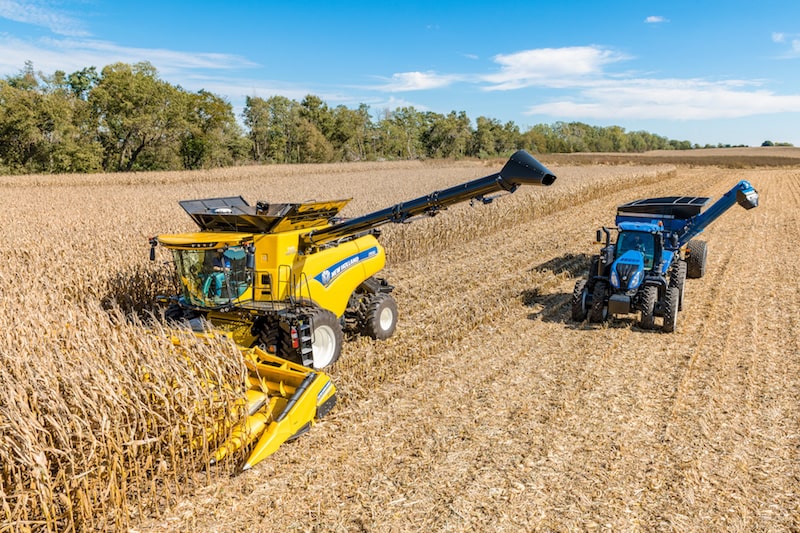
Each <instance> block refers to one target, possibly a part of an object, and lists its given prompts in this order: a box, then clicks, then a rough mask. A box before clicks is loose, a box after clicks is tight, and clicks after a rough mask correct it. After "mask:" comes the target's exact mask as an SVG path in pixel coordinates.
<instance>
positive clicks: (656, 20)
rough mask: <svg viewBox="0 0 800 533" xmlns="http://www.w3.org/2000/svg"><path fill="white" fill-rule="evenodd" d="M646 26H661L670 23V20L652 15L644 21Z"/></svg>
mask: <svg viewBox="0 0 800 533" xmlns="http://www.w3.org/2000/svg"><path fill="white" fill-rule="evenodd" d="M644 21H645V23H646V24H659V23H661V22H669V19H667V18H665V17H662V16H660V15H650V16H649V17H647V18H646V19H644Z"/></svg>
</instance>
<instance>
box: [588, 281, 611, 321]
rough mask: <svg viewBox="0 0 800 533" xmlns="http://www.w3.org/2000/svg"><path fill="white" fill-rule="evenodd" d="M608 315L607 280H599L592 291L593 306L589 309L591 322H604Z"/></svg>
mask: <svg viewBox="0 0 800 533" xmlns="http://www.w3.org/2000/svg"><path fill="white" fill-rule="evenodd" d="M607 316H608V306H606V282H605V281H597V282H596V283H595V284H594V290H593V291H592V308H591V309H590V310H589V322H603V321H604V320H605V319H606V317H607Z"/></svg>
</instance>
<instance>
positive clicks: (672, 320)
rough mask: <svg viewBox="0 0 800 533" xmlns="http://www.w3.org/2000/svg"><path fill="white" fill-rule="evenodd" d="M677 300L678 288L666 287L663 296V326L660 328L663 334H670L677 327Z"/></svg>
mask: <svg viewBox="0 0 800 533" xmlns="http://www.w3.org/2000/svg"><path fill="white" fill-rule="evenodd" d="M679 300H680V291H679V290H678V287H667V293H666V294H665V295H664V325H663V326H662V328H661V329H662V330H663V331H664V333H672V332H673V331H675V328H676V327H677V325H678V302H679Z"/></svg>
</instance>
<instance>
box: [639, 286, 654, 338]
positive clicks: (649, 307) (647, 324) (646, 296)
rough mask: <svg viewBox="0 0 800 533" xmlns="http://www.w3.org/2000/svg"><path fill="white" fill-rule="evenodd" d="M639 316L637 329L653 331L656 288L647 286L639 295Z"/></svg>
mask: <svg viewBox="0 0 800 533" xmlns="http://www.w3.org/2000/svg"><path fill="white" fill-rule="evenodd" d="M641 298H642V300H641V306H642V308H641V315H640V317H639V327H641V328H642V329H653V327H654V326H655V322H656V318H655V309H656V301H657V300H658V287H653V286H652V285H649V286H647V287H645V288H644V289H642V295H641Z"/></svg>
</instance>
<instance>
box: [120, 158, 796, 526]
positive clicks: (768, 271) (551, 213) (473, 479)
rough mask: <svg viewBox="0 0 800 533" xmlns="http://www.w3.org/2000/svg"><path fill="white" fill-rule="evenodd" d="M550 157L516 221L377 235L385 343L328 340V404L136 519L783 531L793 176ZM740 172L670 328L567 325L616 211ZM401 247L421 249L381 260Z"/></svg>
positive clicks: (627, 321)
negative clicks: (545, 180) (740, 198)
mask: <svg viewBox="0 0 800 533" xmlns="http://www.w3.org/2000/svg"><path fill="white" fill-rule="evenodd" d="M545 162H547V160H546V159H545ZM332 168H333V167H332ZM464 168H469V172H470V173H471V175H470V176H466V177H467V178H469V177H474V176H480V175H485V174H489V173H490V172H494V171H495V170H494V169H490V168H488V167H487V169H486V171H483V169H480V168H478V169H475V168H472V167H464ZM498 168H499V167H498ZM451 170H452V169H451ZM553 170H554V171H555V172H556V174H558V175H559V180H560V181H557V182H556V184H555V185H553V186H552V187H550V188H547V189H544V188H542V189H537V190H536V191H535V193H531V194H530V195H529V196H521V199H519V200H515V201H517V202H522V201H524V202H529V203H531V202H534V203H539V204H540V205H541V207H540V208H537V209H539V211H538V212H537V214H536V216H532V217H528V219H527V220H520V219H519V218H518V217H517V218H515V219H513V220H512V221H510V222H509V223H503V220H504V219H503V216H504V209H510V207H509V206H511V205H512V204H511V203H509V204H508V205H507V206H505V207H504V205H505V204H504V202H506V201H507V200H508V199H506V198H502V199H499V200H497V201H496V202H495V203H494V204H493V205H492V206H479V207H469V206H464V212H465V213H467V214H462V213H461V212H455V211H456V210H455V209H454V210H453V211H454V213H443V214H441V215H440V216H439V217H436V219H437V220H438V219H440V218H441V220H442V223H445V222H444V221H445V220H446V218H447V217H448V216H450V215H451V214H452V215H455V216H456V218H458V219H459V220H462V219H464V218H463V217H468V218H469V219H474V218H476V217H480V216H481V210H482V209H484V207H491V208H492V209H495V211H491V213H492V217H493V218H492V220H493V221H494V224H493V225H492V228H493V229H492V231H491V232H489V233H486V234H480V233H477V234H476V233H475V232H471V233H459V231H458V230H457V228H456V229H453V230H452V231H451V233H452V235H453V238H450V239H441V240H435V241H434V242H428V241H425V242H423V241H422V240H420V242H418V243H415V238H416V237H415V235H418V236H422V235H428V232H429V231H432V230H431V228H429V227H426V226H425V224H426V223H427V222H425V221H422V222H420V226H417V225H415V224H411V225H409V226H407V227H402V228H399V229H398V230H394V229H393V228H387V231H386V236H387V241H386V242H387V244H386V246H387V251H388V253H389V257H390V264H389V266H388V267H387V269H386V272H385V275H386V277H387V278H388V279H389V281H390V282H391V283H392V284H394V285H395V286H396V291H395V296H396V298H397V301H398V305H399V309H400V320H399V325H398V328H397V333H396V334H395V335H394V336H393V337H392V338H391V339H389V340H388V341H384V342H373V341H371V340H369V339H363V338H353V339H350V340H349V341H348V342H347V343H346V344H345V346H344V352H343V355H342V358H341V360H340V362H339V363H337V365H335V366H334V367H333V369H332V370H331V372H330V374H331V375H332V378H333V380H334V382H335V383H336V385H337V387H338V390H339V398H340V401H339V404H338V405H337V407H336V408H335V409H334V410H333V411H332V412H331V414H329V415H328V416H327V417H326V418H324V419H323V420H322V421H321V422H320V423H319V424H318V425H316V426H315V427H314V428H313V429H312V430H311V431H310V432H309V433H307V434H306V435H304V436H303V437H302V438H299V439H297V440H296V441H294V442H292V443H290V444H287V445H284V446H283V447H281V449H280V450H279V451H278V452H277V453H276V454H275V455H273V456H271V457H270V458H268V459H267V460H266V461H264V462H262V463H260V464H259V465H257V466H256V467H255V468H254V469H253V470H251V471H248V472H246V473H243V474H240V475H237V476H234V477H227V476H226V477H216V478H215V477H213V476H212V478H211V479H209V478H207V477H205V475H204V474H200V473H199V474H198V476H197V481H196V483H195V484H194V485H193V487H191V488H190V489H188V490H186V491H185V492H184V494H183V496H181V498H180V500H179V501H178V502H177V503H176V504H175V505H172V506H171V508H169V509H166V510H164V511H163V513H161V514H160V515H159V516H151V517H150V518H147V519H145V520H142V521H141V522H140V523H139V524H137V525H136V526H135V527H134V528H133V530H135V531H140V532H144V531H230V532H233V531H253V532H255V531H376V532H377V531H380V532H386V531H470V530H473V531H508V532H518V531H576V530H577V531H585V530H607V531H723V530H724V531H798V530H799V529H800V342H799V341H798V327H799V326H800V305H798V302H800V284H798V282H797V280H798V279H800V262H798V261H797V260H796V258H795V257H794V256H795V255H796V249H797V246H796V243H797V242H798V241H800V169H798V167H797V166H796V165H795V166H782V167H778V168H772V167H755V168H736V169H731V168H724V167H720V166H695V165H685V164H678V165H675V166H674V167H673V168H671V169H659V170H658V176H657V177H656V176H655V174H652V173H650V174H648V173H647V172H645V173H644V174H640V175H636V173H635V172H634V173H633V174H632V175H631V177H630V178H628V179H627V181H626V180H622V181H623V182H624V183H622V184H620V183H618V182H617V181H615V179H616V178H615V176H617V175H621V174H623V173H624V174H626V175H627V174H629V173H630V167H615V166H613V165H612V166H607V165H604V166H603V167H602V168H600V167H592V166H590V167H569V166H567V165H565V164H563V165H562V164H561V163H558V162H555V163H554V166H553ZM325 172H326V171H325V170H324V169H323V170H321V171H320V173H321V175H325ZM404 172H406V173H407V174H406V175H408V176H412V175H413V174H414V173H415V172H416V169H415V168H409V169H406V170H405V171H404ZM427 172H431V171H430V169H428V170H427ZM592 172H595V173H596V174H594V176H595V177H593V178H585V177H580V176H582V175H583V174H582V173H592ZM402 175H403V174H402V173H401V174H400V176H399V177H398V182H392V183H391V184H390V183H389V182H385V183H376V184H374V185H375V186H376V187H378V188H381V189H382V190H385V189H387V188H390V187H392V186H394V185H396V184H397V183H400V182H401V181H402ZM453 175H454V176H455V175H461V176H462V177H464V173H463V172H462V170H461V169H460V168H456V169H455V171H453ZM562 176H563V179H562ZM576 176H577V177H576ZM637 176H638V177H637ZM740 179H746V180H749V181H750V182H751V183H752V184H753V185H754V186H755V187H756V188H757V189H758V191H759V193H760V205H759V207H758V208H757V209H754V210H750V211H745V210H744V209H741V208H740V207H738V206H734V208H732V209H731V210H730V211H729V212H728V213H726V214H725V215H723V217H722V218H720V219H719V220H718V221H717V222H716V223H715V224H713V225H712V226H711V227H710V228H709V229H707V230H706V231H705V232H704V234H703V235H702V238H703V239H705V240H707V242H708V247H709V259H708V268H707V273H706V276H705V277H704V278H702V279H692V280H688V281H687V289H686V297H685V302H684V307H683V311H682V312H681V313H680V315H679V317H678V326H677V332H675V333H673V334H665V333H661V332H660V331H645V330H641V329H640V328H638V327H637V326H636V318H637V317H636V316H629V317H621V318H615V319H613V320H611V321H610V322H609V323H607V324H604V325H594V324H588V323H581V324H579V323H574V322H572V321H571V320H570V295H571V292H572V288H573V285H574V284H575V281H576V279H578V278H580V277H581V276H583V275H584V274H585V272H586V269H587V267H588V262H589V257H590V256H591V254H593V253H595V252H596V251H597V248H598V247H597V246H596V245H595V244H594V243H593V241H594V231H595V229H597V228H599V227H600V226H602V225H607V226H608V225H613V219H614V214H615V208H616V206H617V205H619V204H622V203H625V202H627V201H630V200H633V199H636V198H643V197H651V196H669V195H676V194H677V195H698V196H711V197H714V198H718V197H719V196H720V195H722V194H723V193H724V192H725V191H727V190H728V189H729V188H730V187H732V186H733V185H734V184H735V183H736V182H737V181H738V180H740ZM451 181H452V182H453V183H455V182H458V181H461V180H451ZM428 185H430V183H422V184H417V185H415V186H414V187H415V188H416V189H415V190H414V191H413V192H412V191H411V190H410V189H409V188H400V189H398V190H397V192H396V194H395V197H396V198H395V199H396V201H402V200H405V199H408V198H410V197H412V195H416V194H424V193H426V192H428V191H429V190H432V189H431V188H430V187H429V186H428ZM398 186H399V185H398ZM374 190H378V189H374ZM357 192H358V194H359V195H361V194H366V195H369V194H370V193H369V189H363V190H358V191H357ZM353 194H354V193H352V192H351V194H350V195H353ZM516 196H517V195H516V194H515V195H514V197H516ZM514 197H511V198H512V199H514ZM385 199H386V198H382V199H381V201H380V202H377V204H378V205H374V206H369V205H367V204H366V203H365V204H364V205H362V206H361V211H362V212H365V211H366V208H368V207H376V208H377V207H381V206H382V205H383V202H384V200H385ZM508 201H509V202H510V201H511V200H508ZM548 205H550V206H555V207H548ZM179 217H180V215H177V214H176V215H175V219H174V220H176V221H177V220H180V219H179ZM175 224H177V223H175ZM445 224H446V223H445ZM477 224H478V225H480V221H478V222H477ZM153 229H154V231H156V228H153ZM392 231H401V232H402V234H392ZM416 231H419V233H418V234H417V233H415V232H416ZM400 237H402V240H403V241H404V242H407V243H408V246H409V247H410V249H411V250H413V249H414V248H415V247H416V249H417V250H418V253H417V254H416V255H415V254H414V253H413V251H409V252H403V253H402V254H400V253H398V252H395V253H394V255H393V251H392V247H391V246H392V245H393V244H394V243H399V242H400ZM398 246H399V244H398Z"/></svg>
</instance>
